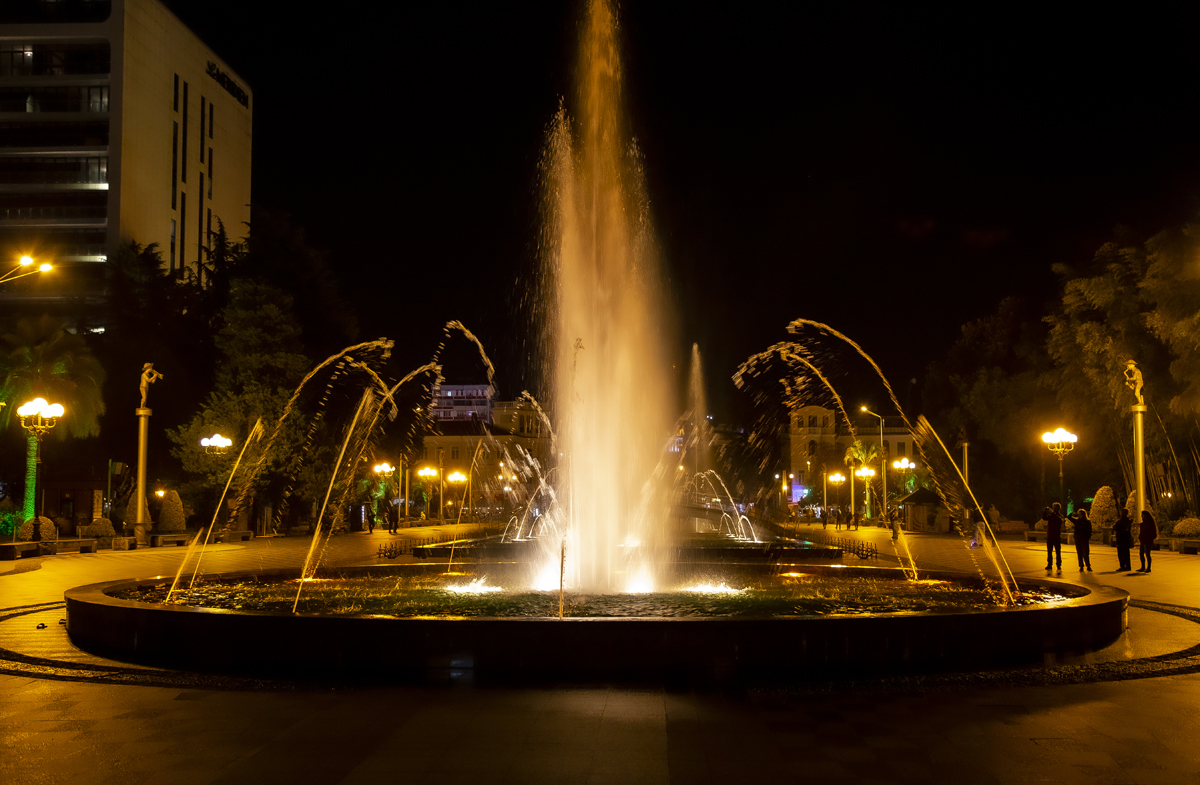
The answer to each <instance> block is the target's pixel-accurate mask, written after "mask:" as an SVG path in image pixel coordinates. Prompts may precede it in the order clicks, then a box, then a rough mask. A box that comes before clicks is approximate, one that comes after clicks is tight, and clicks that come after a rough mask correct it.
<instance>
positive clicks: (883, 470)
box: [862, 406, 887, 520]
mask: <svg viewBox="0 0 1200 785" xmlns="http://www.w3.org/2000/svg"><path fill="white" fill-rule="evenodd" d="M862 410H863V411H864V412H866V413H867V414H869V415H871V416H872V417H879V472H880V479H881V480H882V481H883V510H882V512H880V515H881V516H882V517H883V518H884V519H885V520H886V519H887V456H886V455H885V454H884V452H883V417H882V416H880V415H878V414H876V413H875V412H873V411H871V410H870V409H868V408H867V407H865V406H864V407H862Z"/></svg>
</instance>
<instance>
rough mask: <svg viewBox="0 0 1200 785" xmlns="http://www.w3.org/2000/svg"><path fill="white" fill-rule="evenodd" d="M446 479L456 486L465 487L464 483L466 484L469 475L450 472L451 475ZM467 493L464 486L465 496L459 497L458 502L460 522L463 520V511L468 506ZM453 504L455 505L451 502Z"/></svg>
mask: <svg viewBox="0 0 1200 785" xmlns="http://www.w3.org/2000/svg"><path fill="white" fill-rule="evenodd" d="M446 479H447V480H449V481H450V482H451V483H453V484H454V485H463V483H465V482H466V481H467V475H465V474H463V473H462V472H460V471H457V470H456V471H452V472H450V474H448V475H446ZM466 491H467V489H466V487H465V486H464V487H463V494H462V496H460V497H459V500H458V520H460V521H461V520H462V514H463V510H464V509H466V506H467V504H466ZM451 504H453V502H451Z"/></svg>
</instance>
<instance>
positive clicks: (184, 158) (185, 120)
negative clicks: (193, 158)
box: [179, 82, 188, 183]
mask: <svg viewBox="0 0 1200 785" xmlns="http://www.w3.org/2000/svg"><path fill="white" fill-rule="evenodd" d="M187 110H188V83H187V82H184V83H183V147H182V148H181V149H182V151H183V152H182V154H181V155H180V159H181V160H182V161H183V162H184V164H185V165H184V167H183V170H182V171H181V172H180V173H179V174H180V178H181V179H182V180H183V182H185V183H186V182H187V166H186V164H187V132H188V117H187V116H188V111H187Z"/></svg>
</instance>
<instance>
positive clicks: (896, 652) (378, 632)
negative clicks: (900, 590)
mask: <svg viewBox="0 0 1200 785" xmlns="http://www.w3.org/2000/svg"><path fill="white" fill-rule="evenodd" d="M363 569H367V568H363ZM804 569H805V570H812V569H814V567H813V566H811V565H805V566H804ZM823 569H829V570H836V571H838V572H839V573H846V572H848V571H856V572H865V573H866V574H875V575H878V576H880V577H887V578H896V577H898V575H897V574H899V573H900V571H899V570H892V569H889V568H878V567H866V568H862V567H837V568H832V567H827V568H823ZM340 572H342V573H345V572H346V571H345V570H342V571H340ZM889 573H890V574H889ZM254 575H255V573H237V574H226V575H219V576H217V575H214V576H208V577H210V578H218V579H237V578H249V577H252V576H254ZM257 575H259V576H262V577H267V576H268V574H267V573H257ZM286 576H290V577H293V578H294V577H296V576H297V573H296V572H294V571H292V572H290V573H289V572H287V571H277V572H273V573H270V577H276V578H281V577H286ZM922 577H929V578H936V579H942V580H955V581H965V582H969V581H971V580H972V577H971V576H966V575H961V574H953V573H934V572H930V573H922ZM169 580H170V579H169V578H166V577H155V578H146V579H142V580H124V581H110V582H107V583H98V584H92V585H90V586H82V587H78V588H75V589H71V590H70V591H68V592H67V593H66V602H67V630H68V633H69V634H70V636H71V639H72V641H73V642H74V643H75V645H77V646H79V647H80V648H82V649H85V650H87V651H90V652H93V653H95V654H99V655H102V656H106V657H112V658H115V659H121V660H127V661H134V662H141V663H147V664H155V665H160V666H166V667H177V668H187V669H195V670H203V671H217V672H224V673H238V674H258V675H270V676H276V677H278V676H293V677H309V678H339V679H347V678H349V679H356V678H362V679H365V680H369V681H380V680H382V681H424V680H438V679H444V678H447V677H458V676H464V675H470V676H472V677H473V678H475V679H477V680H483V681H546V680H550V681H557V680H593V679H643V678H652V679H661V678H666V679H670V680H677V681H686V682H705V681H712V680H718V681H719V680H728V679H739V678H748V677H749V678H754V677H768V678H776V677H780V678H791V679H795V678H803V675H804V674H805V673H813V672H817V673H819V674H820V675H821V676H828V675H831V674H837V673H843V674H856V675H868V674H872V673H896V672H898V671H907V672H922V671H931V670H964V669H977V668H982V667H999V666H1006V665H1020V664H1029V663H1041V662H1043V661H1045V660H1046V658H1047V657H1052V656H1054V655H1058V654H1067V653H1079V652H1084V651H1088V650H1094V649H1097V648H1100V647H1103V646H1104V645H1107V644H1108V643H1110V642H1111V641H1112V640H1114V639H1115V638H1116V637H1117V636H1119V635H1120V634H1121V632H1122V631H1123V630H1124V629H1125V626H1126V608H1127V603H1128V594H1127V593H1126V592H1124V591H1121V590H1119V589H1113V588H1109V587H1082V586H1076V585H1073V584H1069V583H1067V582H1065V581H1054V580H1036V581H1034V580H1026V581H1022V587H1023V588H1029V589H1035V588H1043V589H1050V590H1054V591H1058V592H1061V593H1064V594H1068V595H1075V596H1073V597H1071V598H1070V599H1067V600H1065V601H1062V602H1058V603H1054V604H1051V605H1039V606H1026V607H1017V608H995V609H988V610H984V611H978V612H971V613H937V614H917V613H886V614H877V615H865V616H864V615H853V616H846V615H834V616H825V617H816V618H811V617H788V618H728V617H718V618H648V617H632V618H631V617H621V618H566V619H558V618H554V617H533V618H394V617H388V616H365V615H357V616H354V615H351V616H325V615H317V614H304V613H300V614H290V613H278V612H267V611H232V610H218V609H209V608H194V607H185V606H178V605H155V604H149V603H144V602H137V601H133V600H124V599H118V598H116V597H113V596H110V594H109V592H112V591H117V590H121V589H132V588H137V587H139V586H148V585H153V584H160V583H163V582H167V581H169Z"/></svg>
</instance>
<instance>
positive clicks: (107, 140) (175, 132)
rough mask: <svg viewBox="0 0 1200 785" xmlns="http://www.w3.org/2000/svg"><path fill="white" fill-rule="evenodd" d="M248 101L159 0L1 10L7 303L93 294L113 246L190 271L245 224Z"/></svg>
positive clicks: (27, 2)
mask: <svg viewBox="0 0 1200 785" xmlns="http://www.w3.org/2000/svg"><path fill="white" fill-rule="evenodd" d="M252 109H253V94H252V93H251V91H250V88H249V86H248V85H247V84H246V81H245V79H243V78H242V77H241V76H239V75H238V74H236V73H235V72H234V71H233V69H231V68H230V67H229V65H228V64H227V63H225V62H224V61H223V60H222V59H221V58H220V57H218V56H217V55H216V54H215V53H214V52H213V51H212V50H211V49H209V48H208V47H207V46H206V45H205V43H204V42H203V41H201V40H200V39H199V38H198V37H197V36H196V35H195V34H194V33H192V32H191V31H190V30H189V29H188V28H187V27H185V26H184V24H183V23H182V22H180V21H179V20H178V19H177V18H176V17H175V16H174V15H173V14H172V13H171V12H170V11H168V10H167V8H166V7H165V6H163V5H162V4H161V3H160V2H158V1H157V0H5V2H4V3H2V4H0V265H4V269H5V270H7V269H8V265H9V264H11V263H12V262H15V260H16V258H17V257H18V256H20V255H21V254H29V255H31V256H33V257H34V258H35V259H36V260H37V261H39V262H43V261H48V262H50V263H52V264H54V265H55V266H56V268H57V271H56V272H55V273H51V274H48V275H41V276H34V277H31V278H28V279H25V280H24V281H22V282H21V283H20V284H14V285H12V286H10V287H8V288H9V291H8V292H7V293H6V295H7V297H8V298H10V299H11V298H18V299H26V298H37V299H46V300H54V299H63V298H66V297H78V296H93V295H97V294H99V293H101V292H102V282H103V266H104V263H105V262H106V261H108V259H109V257H110V256H111V255H112V254H113V253H114V252H115V250H116V249H117V247H119V246H121V245H125V244H128V243H129V242H131V241H136V242H138V243H139V244H141V245H149V244H151V243H157V244H158V248H159V251H160V252H161V253H162V258H163V263H164V265H165V266H166V267H167V268H168V269H170V270H178V269H182V268H188V269H190V270H192V271H193V272H196V271H198V269H199V268H200V266H201V262H202V261H204V260H205V259H206V254H207V249H208V247H209V240H210V237H211V236H212V235H213V233H214V232H215V231H216V228H217V225H218V220H220V221H222V222H224V224H225V226H226V227H227V229H228V231H229V234H230V235H231V236H232V237H234V238H237V237H240V236H241V235H242V234H244V232H245V226H244V224H245V223H246V222H248V221H249V220H250V152H251V130H252Z"/></svg>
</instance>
